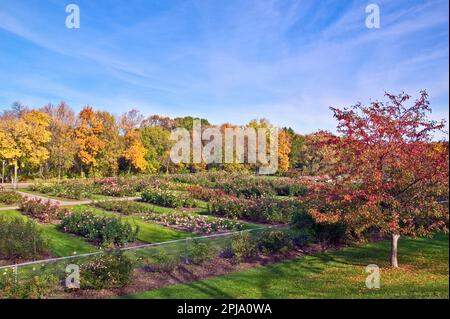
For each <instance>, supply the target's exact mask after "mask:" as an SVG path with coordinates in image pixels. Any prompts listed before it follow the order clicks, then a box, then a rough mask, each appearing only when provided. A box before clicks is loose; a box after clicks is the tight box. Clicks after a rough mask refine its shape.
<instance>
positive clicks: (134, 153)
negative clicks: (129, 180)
mask: <svg viewBox="0 0 450 319" xmlns="http://www.w3.org/2000/svg"><path fill="white" fill-rule="evenodd" d="M142 120H143V117H142V116H141V115H140V114H139V111H137V110H131V111H129V112H127V113H125V114H123V115H122V117H121V118H120V127H121V129H122V130H123V132H124V135H125V150H124V151H123V153H122V156H123V157H124V159H125V160H126V161H127V162H128V163H129V164H130V168H133V169H134V170H136V171H140V172H142V171H145V170H146V169H147V160H146V159H145V156H146V155H147V149H146V148H145V146H144V144H143V143H142V139H141V132H140V130H139V128H138V127H139V126H140V124H141V123H142Z"/></svg>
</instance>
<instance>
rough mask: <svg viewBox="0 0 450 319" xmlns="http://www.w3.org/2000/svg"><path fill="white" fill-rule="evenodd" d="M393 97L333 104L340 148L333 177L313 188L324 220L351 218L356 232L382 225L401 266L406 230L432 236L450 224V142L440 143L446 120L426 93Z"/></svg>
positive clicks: (315, 211)
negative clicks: (434, 112)
mask: <svg viewBox="0 0 450 319" xmlns="http://www.w3.org/2000/svg"><path fill="white" fill-rule="evenodd" d="M386 96H387V98H388V101H387V102H386V103H382V102H372V103H371V104H370V105H369V106H364V105H362V104H357V105H355V106H353V107H351V108H344V109H337V108H332V110H333V112H334V116H335V117H336V119H337V120H338V121H339V125H338V131H339V132H340V133H341V136H340V137H335V138H330V139H329V140H328V143H329V144H332V145H334V146H337V148H338V149H339V150H340V152H339V153H340V154H339V155H340V156H339V161H338V163H337V166H336V168H335V170H334V171H333V174H332V175H333V176H332V178H333V180H334V182H332V183H323V184H319V185H317V186H316V187H315V188H313V189H312V190H311V192H310V194H309V205H310V207H311V208H310V214H311V215H312V216H313V217H314V218H315V219H316V221H318V222H322V223H323V222H325V223H334V222H344V223H345V224H346V225H347V227H348V232H349V233H351V234H353V235H357V236H358V235H362V234H364V232H366V231H374V230H375V231H377V232H378V233H379V234H381V235H384V236H389V237H390V238H391V265H392V266H393V267H398V260H397V243H398V239H399V237H400V236H403V235H405V236H431V235H432V234H433V233H435V232H437V231H448V222H449V214H448V186H449V185H448V173H449V166H448V164H449V163H448V160H449V158H448V142H433V141H432V137H433V134H434V133H436V132H439V131H441V130H443V128H444V125H445V123H444V121H439V122H437V121H432V120H430V119H429V118H428V113H430V112H431V108H430V105H429V101H428V96H427V93H426V92H421V95H420V97H419V98H418V99H417V100H416V101H414V102H413V103H408V102H409V101H410V96H408V95H406V94H400V95H398V96H395V95H391V94H386Z"/></svg>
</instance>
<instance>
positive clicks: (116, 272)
mask: <svg viewBox="0 0 450 319" xmlns="http://www.w3.org/2000/svg"><path fill="white" fill-rule="evenodd" d="M132 271H133V263H132V262H131V260H130V258H128V257H127V256H125V255H124V254H122V253H120V252H119V253H108V254H102V255H99V256H96V257H95V258H94V259H93V260H90V261H88V262H86V263H84V264H82V265H81V267H80V274H81V278H80V279H81V280H80V286H81V288H83V289H86V288H92V289H105V288H120V287H123V286H125V285H126V284H127V283H128V282H129V281H130V277H131V273H132Z"/></svg>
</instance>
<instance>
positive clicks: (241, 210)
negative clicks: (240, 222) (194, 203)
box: [208, 195, 301, 223]
mask: <svg viewBox="0 0 450 319" xmlns="http://www.w3.org/2000/svg"><path fill="white" fill-rule="evenodd" d="M208 207H209V212H210V213H211V214H214V215H219V216H225V217H227V218H233V219H245V220H249V221H254V222H261V223H287V222H289V221H290V220H291V219H292V216H293V214H294V213H295V212H296V211H297V210H299V209H301V204H300V203H299V202H296V201H291V200H277V199H274V198H254V199H248V198H242V197H235V196H230V195H225V196H221V197H216V198H213V199H211V200H210V204H209V206H208Z"/></svg>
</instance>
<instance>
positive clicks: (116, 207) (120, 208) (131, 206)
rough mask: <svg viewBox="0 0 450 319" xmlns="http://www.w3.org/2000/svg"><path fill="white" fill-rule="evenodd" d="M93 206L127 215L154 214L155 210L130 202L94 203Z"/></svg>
mask: <svg viewBox="0 0 450 319" xmlns="http://www.w3.org/2000/svg"><path fill="white" fill-rule="evenodd" d="M91 205H93V206H95V207H99V208H102V209H105V210H110V211H114V212H119V213H122V214H125V215H130V214H143V213H153V212H154V208H153V207H152V206H151V205H148V204H145V203H139V202H135V201H130V200H111V201H98V202H93V203H92V204H91Z"/></svg>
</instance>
